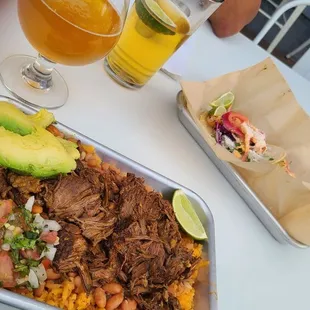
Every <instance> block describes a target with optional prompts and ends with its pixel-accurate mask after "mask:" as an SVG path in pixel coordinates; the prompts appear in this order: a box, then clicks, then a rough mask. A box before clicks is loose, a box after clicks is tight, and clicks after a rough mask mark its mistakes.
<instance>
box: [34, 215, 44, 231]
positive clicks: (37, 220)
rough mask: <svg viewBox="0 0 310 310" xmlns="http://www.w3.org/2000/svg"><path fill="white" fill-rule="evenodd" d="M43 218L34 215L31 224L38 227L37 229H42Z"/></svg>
mask: <svg viewBox="0 0 310 310" xmlns="http://www.w3.org/2000/svg"><path fill="white" fill-rule="evenodd" d="M44 222H45V220H44V218H43V217H42V216H41V215H40V214H36V215H35V216H34V220H33V223H34V224H35V225H36V226H37V227H38V228H43V227H44Z"/></svg>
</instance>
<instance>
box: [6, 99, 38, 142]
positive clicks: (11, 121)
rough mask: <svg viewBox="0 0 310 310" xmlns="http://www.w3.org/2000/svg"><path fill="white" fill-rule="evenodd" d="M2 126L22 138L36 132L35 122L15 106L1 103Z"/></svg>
mask: <svg viewBox="0 0 310 310" xmlns="http://www.w3.org/2000/svg"><path fill="white" fill-rule="evenodd" d="M0 126H3V127H4V128H5V129H7V130H9V131H12V132H15V133H17V134H19V135H21V136H25V135H29V134H31V133H32V132H33V130H34V125H33V122H32V121H31V120H30V119H29V118H28V117H27V116H26V114H24V113H23V112H22V111H20V110H19V109H18V108H16V107H15V106H14V105H13V104H10V103H8V102H5V101H0Z"/></svg>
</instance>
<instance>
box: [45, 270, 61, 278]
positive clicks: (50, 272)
mask: <svg viewBox="0 0 310 310" xmlns="http://www.w3.org/2000/svg"><path fill="white" fill-rule="evenodd" d="M46 274H47V280H57V279H59V278H60V277H61V275H60V274H59V273H56V272H55V271H54V270H53V269H52V268H48V269H47V270H46Z"/></svg>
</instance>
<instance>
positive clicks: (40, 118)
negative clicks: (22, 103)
mask: <svg viewBox="0 0 310 310" xmlns="http://www.w3.org/2000/svg"><path fill="white" fill-rule="evenodd" d="M26 117H27V118H28V119H30V120H31V121H32V122H33V123H34V125H36V126H39V127H42V128H46V127H48V126H49V125H51V124H52V123H55V121H56V120H55V117H54V114H53V113H51V112H48V111H47V110H45V109H41V110H40V111H39V112H37V113H35V114H33V115H26Z"/></svg>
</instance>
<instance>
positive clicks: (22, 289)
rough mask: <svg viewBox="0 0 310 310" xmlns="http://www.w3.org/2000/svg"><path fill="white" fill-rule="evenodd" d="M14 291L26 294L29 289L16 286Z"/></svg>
mask: <svg viewBox="0 0 310 310" xmlns="http://www.w3.org/2000/svg"><path fill="white" fill-rule="evenodd" d="M14 292H16V293H18V294H27V293H29V290H28V289H27V288H26V287H18V288H16V289H15V290H14Z"/></svg>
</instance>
